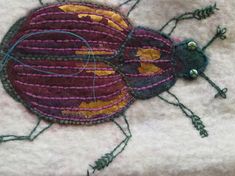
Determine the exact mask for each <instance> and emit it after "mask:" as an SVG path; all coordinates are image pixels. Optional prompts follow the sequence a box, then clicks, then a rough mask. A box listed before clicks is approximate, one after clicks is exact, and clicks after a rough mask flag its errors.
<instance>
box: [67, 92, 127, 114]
mask: <svg viewBox="0 0 235 176" xmlns="http://www.w3.org/2000/svg"><path fill="white" fill-rule="evenodd" d="M126 94H127V91H126V90H123V91H122V93H121V94H120V95H118V96H116V97H115V98H114V99H113V100H110V101H101V100H97V101H93V102H90V103H86V102H82V103H81V104H80V106H79V108H103V107H104V106H108V105H110V104H113V103H115V102H117V101H120V99H122V98H124V97H125V96H126ZM127 103H128V100H123V101H121V102H120V103H118V104H117V105H114V106H112V107H110V108H106V109H102V110H97V111H88V110H86V111H67V110H66V111H62V114H63V115H80V116H83V117H85V118H92V117H94V116H97V115H110V114H113V113H115V112H117V111H119V110H120V109H122V108H124V107H125V106H126V104H127Z"/></svg>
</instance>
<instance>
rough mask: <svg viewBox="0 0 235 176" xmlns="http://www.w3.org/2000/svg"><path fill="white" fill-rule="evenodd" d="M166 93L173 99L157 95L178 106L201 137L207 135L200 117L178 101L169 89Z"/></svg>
mask: <svg viewBox="0 0 235 176" xmlns="http://www.w3.org/2000/svg"><path fill="white" fill-rule="evenodd" d="M167 93H168V94H169V95H170V96H171V97H173V98H174V99H175V101H169V100H168V99H166V98H164V97H162V96H160V95H158V97H159V98H160V99H161V100H163V101H165V102H166V103H168V104H171V105H173V106H176V107H179V108H180V109H181V111H182V112H183V113H184V114H185V116H186V117H188V118H190V119H191V121H192V124H193V126H194V127H195V128H196V130H198V131H199V134H200V136H201V137H202V138H204V137H207V136H208V132H207V130H206V129H205V125H204V124H203V122H202V120H201V118H200V117H199V116H197V115H196V114H195V113H194V112H193V111H192V110H191V109H189V108H188V107H187V106H185V105H184V104H183V103H181V102H180V100H179V99H178V98H177V96H176V95H174V94H173V93H171V92H170V91H169V90H168V91H167Z"/></svg>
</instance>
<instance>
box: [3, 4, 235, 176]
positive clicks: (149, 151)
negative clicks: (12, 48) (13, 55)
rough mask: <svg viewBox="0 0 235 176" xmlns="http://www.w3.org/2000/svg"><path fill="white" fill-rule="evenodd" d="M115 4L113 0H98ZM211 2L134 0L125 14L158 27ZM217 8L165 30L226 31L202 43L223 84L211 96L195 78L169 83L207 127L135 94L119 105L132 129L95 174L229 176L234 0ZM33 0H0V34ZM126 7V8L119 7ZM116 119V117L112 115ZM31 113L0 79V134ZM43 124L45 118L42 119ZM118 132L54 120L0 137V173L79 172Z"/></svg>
mask: <svg viewBox="0 0 235 176" xmlns="http://www.w3.org/2000/svg"><path fill="white" fill-rule="evenodd" d="M102 2H103V3H106V4H111V5H117V4H118V3H119V2H121V0H120V1H118V0H103V1H102ZM211 3H214V1H211V0H142V2H141V3H140V4H139V5H138V7H137V8H136V9H135V10H134V11H133V13H132V14H131V15H130V19H131V21H132V23H133V25H135V26H146V27H151V28H152V29H159V28H160V27H161V25H163V24H164V23H165V22H166V21H167V20H168V19H170V18H172V17H173V16H175V15H178V14H181V13H184V12H186V11H192V10H193V9H196V8H201V7H204V6H206V5H208V4H211ZM217 4H218V7H219V8H220V10H219V11H218V12H217V13H216V15H214V16H212V17H211V18H209V19H207V20H203V21H197V20H192V21H185V22H182V23H180V24H179V26H178V28H177V29H176V31H175V32H174V34H173V37H177V38H180V39H183V38H194V39H195V40H196V41H198V42H199V43H200V44H201V45H204V44H205V43H206V42H207V41H208V40H209V39H210V38H211V37H212V36H213V35H214V33H215V30H216V27H217V26H218V25H223V26H226V27H227V28H228V30H229V31H228V34H227V35H228V39H227V40H225V41H219V40H218V41H216V42H215V43H214V44H213V45H212V46H211V47H210V48H209V49H208V50H207V51H206V53H207V55H208V57H209V58H210V63H209V66H208V68H207V70H206V74H207V75H208V76H209V77H210V78H211V79H212V80H213V81H215V82H216V83H218V84H219V85H220V86H221V87H223V86H225V87H227V88H228V89H229V92H228V98H227V99H226V100H223V99H214V98H213V96H214V94H215V90H214V89H213V88H212V87H211V86H210V85H209V84H208V83H207V82H206V81H204V80H203V79H200V78H199V79H197V80H195V81H193V82H188V81H184V80H181V79H179V80H178V81H177V83H176V85H175V86H174V87H173V88H172V89H171V91H172V92H173V93H175V94H176V95H177V96H178V97H179V98H180V100H181V101H182V102H183V103H184V104H186V105H187V106H188V107H190V108H191V109H192V110H193V111H194V112H195V113H196V114H197V115H199V116H200V117H202V120H203V121H204V123H205V124H206V128H207V130H208V131H209V134H210V136H209V137H208V138H204V139H202V138H200V136H199V135H198V132H197V131H196V130H195V129H194V128H193V127H192V124H191V121H190V120H189V119H187V118H186V117H185V116H184V115H183V114H182V112H181V111H180V110H179V109H178V108H176V107H173V106H171V105H168V104H166V103H165V102H162V101H161V100H160V99H159V98H152V99H150V100H146V101H137V102H136V103H134V104H133V105H132V106H131V107H130V108H129V109H128V111H127V112H126V115H127V117H128V119H129V123H130V126H131V130H132V134H133V137H132V139H131V141H130V143H129V145H128V146H127V148H126V150H125V151H124V152H123V153H122V154H121V155H120V156H119V157H117V158H116V160H115V161H114V162H113V163H112V164H111V165H110V166H109V167H108V168H106V169H105V170H103V171H101V172H97V174H96V175H98V176H111V175H112V176H189V175H190V176H221V175H225V176H235V140H234V139H235V96H234V93H235V78H234V75H235V30H234V28H235V11H234V8H235V1H234V0H226V1H220V0H217ZM38 6H39V2H38V1H37V0H0V26H1V27H0V38H1V39H2V38H3V37H4V35H5V33H6V32H7V31H8V29H9V28H10V27H11V25H13V24H14V22H15V21H16V20H17V19H18V18H20V17H22V16H25V15H26V14H27V13H28V12H29V11H30V10H31V9H32V8H35V7H38ZM123 11H126V8H123ZM119 120H120V122H121V119H119ZM35 123H36V117H35V116H34V115H33V114H31V113H29V112H28V111H27V110H26V109H25V108H24V107H23V106H22V105H21V104H19V103H17V102H15V101H14V100H13V99H12V98H11V97H10V96H9V95H8V94H7V93H6V92H5V90H4V89H3V88H2V86H0V134H17V135H25V134H28V133H29V132H30V131H31V129H32V128H33V126H34V125H35ZM44 125H45V124H44ZM123 138H124V137H123V136H122V134H121V132H120V130H119V129H118V128H117V127H116V126H115V125H114V124H113V123H111V122H110V123H104V124H100V125H96V126H92V127H82V126H61V125H57V124H56V125H54V126H53V127H51V128H50V129H49V130H47V131H46V132H45V133H43V134H42V135H41V136H39V137H38V138H37V139H36V140H35V141H33V142H27V141H16V142H9V143H2V144H0V176H83V175H85V173H86V169H87V168H88V165H89V164H93V162H94V161H95V160H96V159H98V158H99V157H100V156H102V155H103V154H105V153H107V152H109V151H111V150H112V148H113V147H114V146H116V145H117V144H118V143H119V142H120V141H121V140H122V139H123Z"/></svg>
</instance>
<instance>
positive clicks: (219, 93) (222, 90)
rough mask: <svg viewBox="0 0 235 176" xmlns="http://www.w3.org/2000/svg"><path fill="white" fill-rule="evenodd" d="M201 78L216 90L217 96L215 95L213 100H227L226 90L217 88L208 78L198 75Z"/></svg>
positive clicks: (202, 74)
mask: <svg viewBox="0 0 235 176" xmlns="http://www.w3.org/2000/svg"><path fill="white" fill-rule="evenodd" d="M200 75H201V77H203V78H204V79H205V80H206V81H208V82H209V83H210V85H211V86H212V87H214V88H215V89H216V90H217V92H218V93H217V94H216V95H215V98H218V97H222V98H224V99H226V98H227V95H226V93H227V92H228V89H227V88H223V89H221V88H220V87H219V86H217V85H216V84H215V83H214V82H213V81H212V80H211V79H210V78H209V77H208V76H206V75H205V74H204V73H200Z"/></svg>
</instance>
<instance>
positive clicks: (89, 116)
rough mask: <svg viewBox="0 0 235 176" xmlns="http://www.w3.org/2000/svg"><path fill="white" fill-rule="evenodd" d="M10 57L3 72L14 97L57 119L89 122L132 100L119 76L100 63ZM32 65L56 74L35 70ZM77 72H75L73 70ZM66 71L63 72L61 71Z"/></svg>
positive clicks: (112, 113) (105, 117) (115, 112)
mask: <svg viewBox="0 0 235 176" xmlns="http://www.w3.org/2000/svg"><path fill="white" fill-rule="evenodd" d="M23 62H24V64H27V66H25V65H22V64H18V63H15V62H12V61H10V62H9V63H8V66H7V75H8V79H9V81H10V84H11V87H12V88H13V89H14V92H16V93H17V95H18V99H19V100H20V101H22V102H24V104H25V105H26V106H27V108H29V109H30V110H31V111H33V112H34V113H36V114H38V115H40V116H42V117H44V118H46V119H49V120H54V121H57V122H60V123H74V124H75V123H77V124H91V123H99V122H102V121H105V120H108V119H110V118H113V117H115V116H117V115H118V114H120V113H121V112H123V111H124V110H125V109H126V108H127V107H128V105H129V104H130V103H131V102H132V101H133V98H132V96H130V95H129V93H128V88H127V87H126V85H125V82H124V81H123V80H122V78H121V76H120V75H119V74H117V73H116V72H115V71H114V70H113V68H112V67H110V66H108V65H107V64H104V63H97V64H96V68H94V64H93V63H87V64H86V63H84V62H79V61H69V62H68V61H50V60H47V61H46V60H43V61H39V60H38V61H35V60H23ZM28 66H30V67H32V68H34V69H40V70H44V71H46V72H49V71H50V72H54V73H57V74H47V73H41V72H40V73H39V72H38V71H36V70H32V68H29V67H28ZM75 73H79V74H75ZM64 74H66V75H67V76H66V75H64Z"/></svg>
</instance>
